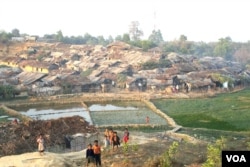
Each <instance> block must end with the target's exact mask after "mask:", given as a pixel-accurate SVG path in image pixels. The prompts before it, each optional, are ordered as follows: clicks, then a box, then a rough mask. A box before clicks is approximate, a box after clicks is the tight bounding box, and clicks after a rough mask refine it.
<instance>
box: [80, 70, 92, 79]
mask: <svg viewBox="0 0 250 167" xmlns="http://www.w3.org/2000/svg"><path fill="white" fill-rule="evenodd" d="M92 72H93V69H87V70H86V71H82V72H81V76H82V77H87V76H89V75H90V74H91V73H92Z"/></svg>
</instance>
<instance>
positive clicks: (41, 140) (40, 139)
mask: <svg viewBox="0 0 250 167" xmlns="http://www.w3.org/2000/svg"><path fill="white" fill-rule="evenodd" d="M36 142H37V143H38V151H39V153H40V155H44V149H45V147H44V138H43V135H42V134H40V135H39V136H38V138H37V140H36Z"/></svg>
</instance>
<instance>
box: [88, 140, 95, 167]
mask: <svg viewBox="0 0 250 167" xmlns="http://www.w3.org/2000/svg"><path fill="white" fill-rule="evenodd" d="M86 159H87V166H88V165H89V163H90V162H93V160H94V150H93V149H92V144H89V145H88V149H87V150H86Z"/></svg>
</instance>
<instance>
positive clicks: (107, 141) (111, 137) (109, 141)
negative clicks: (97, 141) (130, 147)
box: [104, 128, 129, 151]
mask: <svg viewBox="0 0 250 167" xmlns="http://www.w3.org/2000/svg"><path fill="white" fill-rule="evenodd" d="M104 137H105V138H104V146H105V147H109V146H111V147H112V149H113V151H114V150H115V148H116V149H117V148H118V146H120V144H121V142H124V143H127V142H128V140H129V132H128V129H127V128H125V131H124V134H123V138H122V141H121V140H120V137H119V136H118V135H117V132H116V131H113V129H111V128H110V129H108V128H107V129H106V130H105V132H104Z"/></svg>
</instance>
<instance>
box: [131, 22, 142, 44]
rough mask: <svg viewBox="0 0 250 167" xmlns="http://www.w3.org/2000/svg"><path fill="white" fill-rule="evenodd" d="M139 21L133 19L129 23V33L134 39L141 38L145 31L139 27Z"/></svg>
mask: <svg viewBox="0 0 250 167" xmlns="http://www.w3.org/2000/svg"><path fill="white" fill-rule="evenodd" d="M139 25H140V24H139V22H138V21H132V22H131V23H130V25H129V34H130V36H131V39H132V40H133V41H137V40H140V38H141V36H143V31H142V30H140V29H139Z"/></svg>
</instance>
